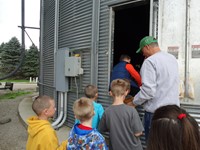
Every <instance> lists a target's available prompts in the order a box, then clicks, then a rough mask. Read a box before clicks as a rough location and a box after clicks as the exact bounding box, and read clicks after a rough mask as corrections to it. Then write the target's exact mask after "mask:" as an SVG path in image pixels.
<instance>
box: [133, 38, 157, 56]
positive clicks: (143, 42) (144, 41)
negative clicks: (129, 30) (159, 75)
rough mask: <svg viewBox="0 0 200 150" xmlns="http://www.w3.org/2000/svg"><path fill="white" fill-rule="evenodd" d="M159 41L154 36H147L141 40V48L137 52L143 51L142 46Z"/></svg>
mask: <svg viewBox="0 0 200 150" xmlns="http://www.w3.org/2000/svg"><path fill="white" fill-rule="evenodd" d="M155 42H158V41H157V40H156V39H155V38H154V37H152V36H145V37H144V38H143V39H141V41H140V48H139V49H138V50H137V51H136V53H139V52H141V50H142V48H143V47H145V46H146V45H149V44H151V43H155Z"/></svg>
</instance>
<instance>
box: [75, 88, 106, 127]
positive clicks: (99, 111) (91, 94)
mask: <svg viewBox="0 0 200 150" xmlns="http://www.w3.org/2000/svg"><path fill="white" fill-rule="evenodd" d="M84 93H85V96H86V97H87V98H89V99H90V101H92V104H93V106H94V116H93V117H92V128H98V125H99V122H100V120H101V118H102V116H103V113H104V109H103V106H102V105H101V104H99V103H97V102H96V100H97V98H98V89H97V87H96V86H94V85H87V86H86V87H85V90H84ZM77 122H79V121H78V120H76V123H77Z"/></svg>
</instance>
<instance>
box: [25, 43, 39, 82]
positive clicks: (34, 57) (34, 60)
mask: <svg viewBox="0 0 200 150" xmlns="http://www.w3.org/2000/svg"><path fill="white" fill-rule="evenodd" d="M22 72H23V76H24V77H26V78H29V77H33V78H35V77H38V74H39V51H38V48H37V47H36V46H34V45H32V46H30V48H29V49H28V51H26V54H25V61H24V65H23V67H22Z"/></svg>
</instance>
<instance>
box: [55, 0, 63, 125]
mask: <svg viewBox="0 0 200 150" xmlns="http://www.w3.org/2000/svg"><path fill="white" fill-rule="evenodd" d="M58 23H59V0H56V1H55V31H54V86H55V83H56V73H55V66H56V51H57V50H58ZM58 94H59V98H58V101H59V100H60V113H59V115H58V117H57V119H56V120H55V121H54V122H53V123H52V126H53V128H55V126H56V125H58V124H59V123H60V121H61V120H62V118H63V94H62V93H60V92H58Z"/></svg>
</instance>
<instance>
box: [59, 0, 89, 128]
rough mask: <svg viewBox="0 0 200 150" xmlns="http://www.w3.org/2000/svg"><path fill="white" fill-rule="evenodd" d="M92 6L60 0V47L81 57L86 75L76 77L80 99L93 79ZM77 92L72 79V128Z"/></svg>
mask: <svg viewBox="0 0 200 150" xmlns="http://www.w3.org/2000/svg"><path fill="white" fill-rule="evenodd" d="M92 4H93V1H92V0H76V1H74V0H60V8H59V9H60V12H59V31H58V32H59V33H58V47H59V48H62V47H68V48H69V49H70V50H75V51H74V53H79V54H80V55H81V67H82V68H83V70H84V74H83V75H81V76H78V77H76V82H77V86H78V90H79V95H78V96H79V97H81V93H83V89H84V87H85V86H86V85H88V84H89V83H90V78H91V77H90V74H91V72H90V68H91V65H90V62H91V59H90V57H91V38H92V37H91V36H92ZM76 90H77V88H76V84H75V78H70V92H68V105H67V107H68V108H67V125H68V126H70V127H71V126H72V125H73V124H74V114H73V110H72V106H73V103H74V101H75V100H76V99H77V93H76Z"/></svg>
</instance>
